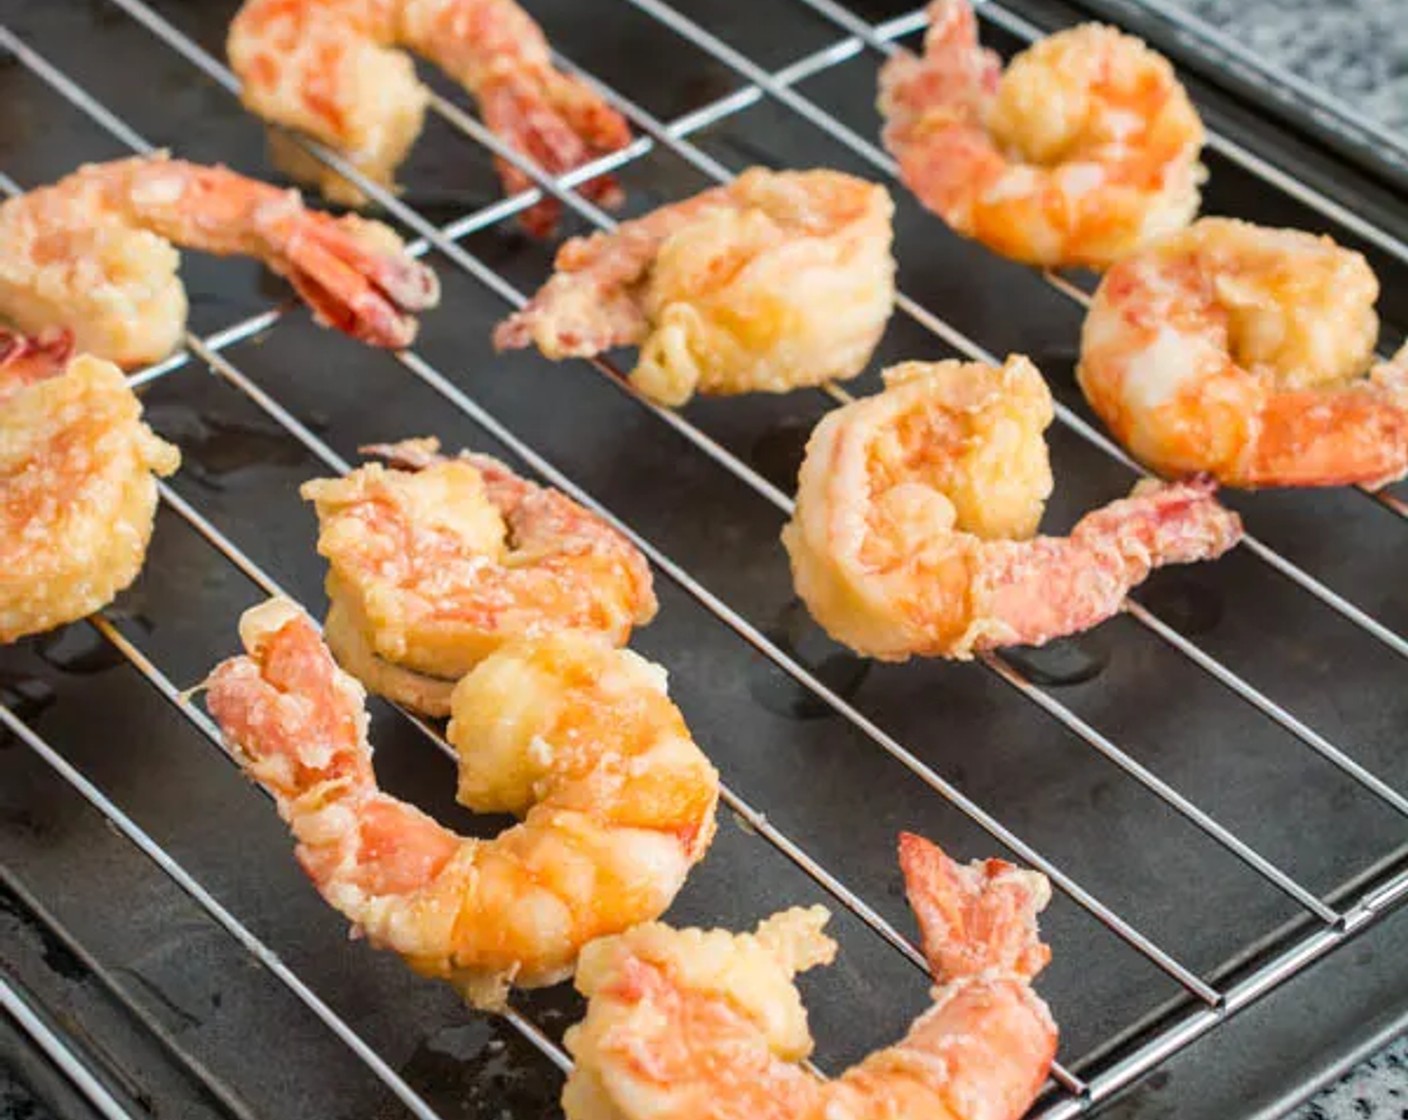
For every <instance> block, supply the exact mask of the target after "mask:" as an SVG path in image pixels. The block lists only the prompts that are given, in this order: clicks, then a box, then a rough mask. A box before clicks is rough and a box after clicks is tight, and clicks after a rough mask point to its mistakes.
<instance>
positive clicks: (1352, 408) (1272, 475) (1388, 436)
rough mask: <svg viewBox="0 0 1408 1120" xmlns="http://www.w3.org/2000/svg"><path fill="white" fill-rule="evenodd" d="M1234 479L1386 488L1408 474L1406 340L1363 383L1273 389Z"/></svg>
mask: <svg viewBox="0 0 1408 1120" xmlns="http://www.w3.org/2000/svg"><path fill="white" fill-rule="evenodd" d="M1260 421H1261V423H1260V426H1259V431H1258V434H1257V438H1256V439H1255V440H1254V441H1253V442H1252V443H1251V444H1249V446H1248V448H1247V454H1246V455H1245V457H1244V461H1243V463H1241V464H1240V465H1239V467H1238V468H1237V471H1236V474H1235V475H1234V477H1233V478H1231V479H1229V481H1230V482H1232V483H1234V484H1235V485H1240V486H1253V487H1255V486H1348V485H1350V484H1352V483H1362V484H1364V485H1365V486H1368V487H1369V488H1370V489H1376V488H1378V487H1380V486H1386V485H1388V484H1389V483H1391V482H1396V481H1398V480H1399V479H1400V478H1402V477H1403V476H1404V475H1405V474H1408V345H1405V346H1404V348H1403V349H1401V350H1400V351H1399V352H1398V353H1397V354H1396V355H1394V357H1393V358H1391V359H1389V360H1388V361H1386V362H1380V363H1378V364H1377V365H1375V366H1374V368H1373V369H1372V370H1371V371H1370V373H1369V377H1368V378H1367V379H1366V380H1364V381H1357V382H1353V383H1351V384H1350V385H1348V386H1345V387H1342V388H1338V389H1332V390H1328V391H1327V390H1323V389H1304V390H1300V391H1298V392H1292V391H1283V392H1280V393H1274V394H1272V395H1271V396H1270V397H1269V399H1268V401H1267V403H1266V406H1265V407H1264V408H1263V409H1262V412H1261V417H1260Z"/></svg>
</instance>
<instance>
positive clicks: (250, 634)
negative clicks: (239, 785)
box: [206, 601, 374, 798]
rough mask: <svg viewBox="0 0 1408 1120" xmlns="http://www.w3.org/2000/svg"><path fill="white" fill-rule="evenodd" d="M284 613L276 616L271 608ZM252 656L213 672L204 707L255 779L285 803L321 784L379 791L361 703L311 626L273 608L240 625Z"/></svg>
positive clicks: (295, 613)
mask: <svg viewBox="0 0 1408 1120" xmlns="http://www.w3.org/2000/svg"><path fill="white" fill-rule="evenodd" d="M275 603H277V605H278V606H279V607H280V608H282V609H281V610H280V613H278V614H277V615H275V614H271V613H265V614H263V615H260V614H258V613H257V612H261V611H263V612H269V611H270V608H271V606H273V605H275ZM240 629H241V633H242V634H243V636H244V640H245V646H246V649H247V650H248V653H247V654H246V655H245V656H243V657H232V658H230V659H229V660H227V661H223V662H221V663H220V664H219V665H217V666H216V667H215V670H214V671H213V672H212V673H211V674H210V677H209V678H208V680H207V681H206V688H207V694H206V704H207V706H208V707H209V708H210V714H211V715H212V716H214V717H215V721H216V722H217V723H218V724H219V725H220V729H221V730H222V731H223V732H224V734H225V738H226V739H227V741H229V743H230V744H231V745H232V746H233V747H235V748H236V749H237V750H238V751H239V752H240V754H241V755H242V756H243V757H244V761H245V763H246V767H247V769H248V770H249V772H250V774H251V775H252V776H253V777H254V778H255V779H256V780H257V781H259V783H260V784H261V785H263V786H265V788H267V789H268V790H269V791H270V792H271V793H273V794H274V795H275V796H277V797H280V798H286V797H297V796H298V795H299V794H301V793H303V792H305V791H306V790H309V789H311V788H313V787H314V786H316V785H318V784H319V783H322V782H328V781H333V780H338V781H341V782H344V783H346V785H347V787H348V788H359V789H360V788H370V787H371V786H372V785H374V779H373V777H372V772H371V760H370V752H369V751H368V750H367V749H366V748H365V747H364V746H362V744H361V723H360V715H361V714H360V711H359V707H360V697H359V696H358V695H357V694H356V693H355V692H349V691H347V690H345V689H340V688H339V687H338V685H337V673H338V669H337V664H336V662H334V661H333V659H332V654H331V653H329V652H328V648H327V646H326V645H324V644H323V640H322V638H321V637H320V636H319V635H318V632H317V630H316V629H315V628H314V626H313V623H312V621H311V620H310V619H309V618H308V616H307V615H305V614H303V613H302V612H301V611H294V610H293V609H292V608H291V606H289V605H287V604H283V603H278V601H273V602H271V603H269V604H265V605H263V606H261V607H255V608H253V609H252V610H251V611H248V612H246V614H245V617H244V618H243V619H242V620H241V626H240Z"/></svg>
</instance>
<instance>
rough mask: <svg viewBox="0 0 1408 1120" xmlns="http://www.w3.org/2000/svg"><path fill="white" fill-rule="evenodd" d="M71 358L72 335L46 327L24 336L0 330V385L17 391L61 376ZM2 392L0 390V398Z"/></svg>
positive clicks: (70, 332) (3, 329) (66, 330)
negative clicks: (22, 386)
mask: <svg viewBox="0 0 1408 1120" xmlns="http://www.w3.org/2000/svg"><path fill="white" fill-rule="evenodd" d="M71 357H73V332H72V331H71V330H68V329H67V328H65V327H48V328H46V329H45V330H42V331H40V332H39V333H38V334H34V335H25V334H20V333H19V332H17V331H11V330H7V329H6V328H4V327H0V386H9V387H11V388H17V387H19V386H21V385H28V384H30V383H32V382H35V381H43V380H44V379H45V378H47V377H54V376H56V375H57V374H60V373H62V372H63V371H64V370H65V369H66V368H67V367H68V362H69V359H70V358H71ZM3 392H4V390H3V389H0V395H3Z"/></svg>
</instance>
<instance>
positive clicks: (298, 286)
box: [269, 214, 440, 349]
mask: <svg viewBox="0 0 1408 1120" xmlns="http://www.w3.org/2000/svg"><path fill="white" fill-rule="evenodd" d="M308 219H309V220H306V221H300V222H297V223H296V224H295V225H294V227H293V230H292V231H291V232H290V234H289V235H288V237H287V239H286V240H285V241H284V242H283V244H282V246H281V252H280V253H279V254H278V256H277V257H275V258H273V259H271V260H270V262H269V263H270V266H271V267H272V268H274V269H275V271H277V272H280V273H282V274H283V275H284V276H285V277H287V279H288V281H289V283H291V284H292V285H293V286H294V289H295V290H296V291H297V292H298V294H299V295H300V296H302V297H303V299H304V300H305V301H306V302H307V303H308V305H309V306H310V307H311V308H312V309H313V313H314V315H315V316H316V317H317V318H318V320H319V322H322V323H325V324H327V325H328V326H331V327H335V328H337V329H338V330H341V331H343V332H345V333H346V334H349V335H351V336H352V337H353V338H356V339H359V340H361V341H363V342H367V343H370V344H371V345H373V346H382V347H386V348H388V349H401V348H404V347H406V346H409V345H410V344H411V342H412V340H413V339H414V338H415V335H416V320H415V317H414V315H413V314H412V313H413V312H416V311H422V310H425V309H426V308H430V307H434V306H435V305H436V304H437V303H438V302H439V301H440V285H439V281H438V280H437V279H436V277H435V273H434V272H432V271H431V270H430V269H428V268H426V267H425V265H423V264H421V263H420V262H419V261H417V260H415V259H413V258H412V257H410V256H408V255H406V254H405V253H404V252H402V251H399V247H398V251H395V252H387V251H384V250H383V246H382V245H380V244H377V243H375V242H374V238H375V239H376V241H379V240H381V238H379V237H377V235H376V234H373V233H372V230H373V229H376V228H377V227H374V226H373V225H372V223H369V222H365V221H364V220H362V219H361V218H358V217H356V216H355V215H349V216H347V217H344V218H341V219H337V220H333V219H330V218H327V217H326V216H324V215H313V214H309V215H308ZM386 248H389V246H386Z"/></svg>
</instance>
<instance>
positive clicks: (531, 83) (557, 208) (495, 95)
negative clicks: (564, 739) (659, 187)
mask: <svg viewBox="0 0 1408 1120" xmlns="http://www.w3.org/2000/svg"><path fill="white" fill-rule="evenodd" d="M477 93H478V98H479V107H480V111H481V112H482V113H483V114H484V121H485V123H486V124H487V125H488V126H489V128H490V129H492V130H493V131H494V132H495V133H496V134H498V135H500V136H503V137H504V138H505V139H506V140H508V141H509V142H510V143H511V144H512V145H513V147H514V148H516V149H517V150H518V151H520V152H522V153H523V154H524V155H526V156H528V157H529V158H530V159H531V160H532V161H533V162H534V163H536V164H537V165H538V166H539V167H541V168H543V169H544V170H545V171H547V172H549V173H550V174H552V175H561V174H563V173H564V172H566V171H570V170H572V169H573V168H575V167H580V166H581V165H582V164H584V163H587V162H589V161H590V160H591V159H592V158H593V156H594V155H595V154H596V153H600V152H611V151H615V150H616V149H618V148H622V147H625V145H627V144H629V143H630V140H631V134H630V129H629V127H628V126H627V125H626V122H625V120H624V119H623V118H622V117H621V115H620V114H619V113H617V112H616V111H615V110H614V109H612V108H611V107H610V106H609V105H607V104H606V103H605V102H604V101H602V100H601V99H600V98H599V97H597V95H596V94H595V93H594V92H593V91H592V90H591V89H590V88H589V87H587V86H585V85H583V84H582V83H580V82H579V81H577V80H576V79H574V78H571V77H568V76H567V75H564V74H560V73H558V72H557V71H556V70H553V69H552V68H551V67H530V68H525V69H508V68H505V69H504V70H503V71H502V72H501V73H499V74H497V75H495V76H494V77H493V78H492V79H490V80H489V81H487V82H485V83H484V84H483V85H482V86H481V87H480V88H479V90H478V91H477ZM495 162H496V165H497V167H498V171H499V178H500V179H502V180H503V184H504V190H505V191H506V192H507V193H509V194H514V193H517V192H518V191H523V190H527V189H529V188H530V187H532V186H533V185H534V184H533V182H532V180H531V179H530V178H529V177H528V176H527V175H526V174H525V173H524V172H523V171H521V170H520V169H519V168H517V167H515V166H514V165H513V164H512V163H510V162H509V161H507V160H502V159H500V160H496V161H495ZM580 190H581V192H582V193H583V194H584V195H585V196H586V197H587V198H589V199H591V200H593V201H595V202H597V203H600V204H601V205H602V206H606V207H608V208H615V207H617V206H619V205H620V204H621V203H622V202H623V201H624V199H625V192H624V191H623V190H622V189H621V184H620V183H619V182H618V181H617V180H616V178H615V177H614V176H611V175H600V176H598V177H596V178H595V179H590V180H588V181H587V182H586V183H584V184H582V186H581V187H580ZM561 213H562V205H561V203H559V202H558V201H557V199H555V198H544V199H543V200H542V201H541V202H538V203H536V204H535V205H533V206H531V207H529V208H528V209H527V210H525V211H524V212H523V214H522V215H521V217H520V219H519V220H520V222H521V223H522V225H523V227H524V229H526V230H527V231H528V232H529V233H530V234H532V235H533V236H535V237H546V236H548V235H549V234H551V233H552V231H553V230H554V229H555V228H557V222H558V219H559V217H560V216H561Z"/></svg>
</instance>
